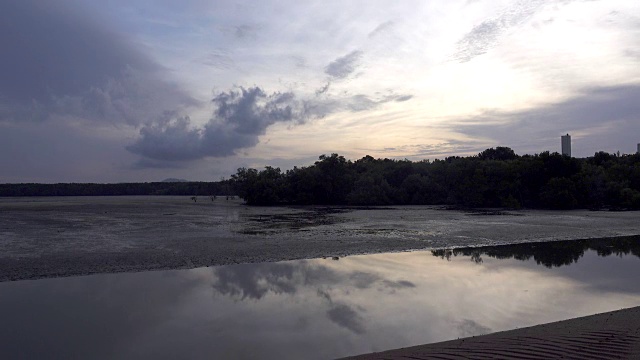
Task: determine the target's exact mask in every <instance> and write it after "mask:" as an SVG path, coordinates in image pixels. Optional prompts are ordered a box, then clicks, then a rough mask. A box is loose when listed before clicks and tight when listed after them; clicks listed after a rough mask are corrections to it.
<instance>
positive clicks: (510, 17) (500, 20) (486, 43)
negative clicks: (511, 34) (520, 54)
mask: <svg viewBox="0 0 640 360" xmlns="http://www.w3.org/2000/svg"><path fill="white" fill-rule="evenodd" d="M542 5H544V2H543V1H540V0H526V1H518V2H516V3H514V4H513V5H512V6H511V7H510V8H509V9H507V10H506V11H504V12H503V13H502V14H500V15H498V16H497V17H495V18H492V19H488V20H485V21H483V22H481V23H480V24H478V25H476V26H474V27H473V28H472V29H471V31H469V32H468V33H467V34H466V35H464V36H463V37H462V39H460V40H459V41H458V42H457V44H456V50H455V52H454V53H453V55H452V56H451V58H452V59H453V60H455V61H458V62H461V63H464V62H468V61H471V60H472V59H473V58H475V57H477V56H480V55H482V54H485V53H486V52H487V51H489V50H490V49H491V48H492V47H494V46H496V45H497V44H498V43H499V41H500V38H501V37H502V35H503V34H504V33H505V32H507V31H508V30H509V29H511V28H513V27H516V26H519V25H521V24H523V23H525V22H526V21H527V20H529V19H530V18H531V17H532V16H533V14H534V13H535V12H536V11H537V10H538V8H540V7H541V6H542Z"/></svg>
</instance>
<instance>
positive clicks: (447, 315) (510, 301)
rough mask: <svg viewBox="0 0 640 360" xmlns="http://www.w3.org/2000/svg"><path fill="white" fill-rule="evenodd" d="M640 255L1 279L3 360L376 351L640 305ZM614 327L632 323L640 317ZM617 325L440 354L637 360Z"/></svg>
mask: <svg viewBox="0 0 640 360" xmlns="http://www.w3.org/2000/svg"><path fill="white" fill-rule="evenodd" d="M639 256H640V243H639V242H638V239H637V238H634V237H632V238H626V239H617V240H601V239H600V240H598V239H594V240H584V241H556V242H547V243H529V244H517V245H506V246H497V247H482V248H466V249H465V248H463V249H456V250H451V251H447V250H437V251H416V252H405V253H392V254H375V255H359V256H349V257H346V258H339V259H338V260H333V259H332V258H327V259H315V260H297V261H286V262H274V263H256V264H240V265H227V266H219V267H209V268H206V267H205V268H197V269H190V270H168V271H153V272H137V273H119V274H99V275H90V276H80V277H65V278H57V279H40V280H23V281H13V282H3V283H0V319H2V321H1V322H0V339H2V341H0V358H1V359H44V358H46V359H70V358H74V359H180V358H188V359H212V358H213V359H256V358H259V359H329V358H337V357H344V356H351V355H357V354H364V353H371V352H379V351H384V350H388V349H395V348H401V347H408V346H415V345H419V344H426V343H434V342H440V341H446V340H453V339H458V338H465V337H470V336H478V335H482V334H488V333H492V332H498V331H504V330H511V329H516V328H522V327H526V326H533V325H537V324H543V323H548V322H552V321H558V320H564V319H570V318H575V317H579V316H586V315H591V314H595V313H602V312H607V311H612V310H617V309H622V308H630V307H634V306H638V305H639V304H640V282H638V281H637V274H638V272H639V271H640V257H639ZM615 318H616V319H620V318H624V319H625V321H626V319H628V320H629V321H630V323H624V324H626V325H629V326H637V324H638V322H637V318H638V317H637V310H634V313H632V314H631V315H629V317H627V316H626V315H625V316H618V315H615ZM607 319H609V318H604V322H605V323H607V321H611V320H607ZM611 319H613V317H611ZM599 321H600V320H599ZM614 322H615V324H617V325H615V326H609V325H610V324H608V323H607V325H606V327H605V326H604V325H602V321H600V322H596V323H592V325H589V326H590V327H589V326H587V327H582V325H579V324H578V325H575V324H574V323H566V324H565V325H562V326H561V327H560V328H558V329H560V330H557V329H556V330H553V328H552V329H550V330H548V328H543V329H544V330H540V331H537V330H536V331H534V332H531V333H529V332H518V333H516V335H514V336H511V335H509V333H504V334H502V335H500V334H498V335H496V336H497V337H491V338H489V340H487V341H485V340H482V339H484V338H481V337H479V338H475V339H473V340H472V341H474V345H473V346H471V347H465V346H466V345H465V346H462V345H461V344H462V343H452V344H448V345H447V347H446V348H442V347H440V348H438V349H440V350H438V351H445V352H448V353H447V354H449V355H451V356H453V357H454V358H455V357H460V356H461V354H462V353H463V352H466V351H475V352H474V354H477V355H478V356H474V357H475V358H482V357H481V356H484V358H494V357H497V355H500V356H504V357H507V358H514V357H516V356H512V355H514V354H516V353H515V352H514V351H513V349H516V350H518V349H519V350H518V351H519V353H517V354H516V355H518V356H520V357H521V358H540V357H543V358H553V357H554V356H555V355H556V354H558V353H559V351H561V352H562V353H563V354H567V355H570V356H572V357H573V358H585V359H586V358H602V354H603V349H608V350H610V351H608V352H607V353H606V354H608V355H611V357H607V358H615V357H614V355H615V356H619V355H620V356H623V357H624V356H626V355H627V354H632V352H629V351H631V350H633V351H636V350H635V349H637V347H636V348H634V347H633V346H636V345H637V335H638V334H637V331H636V330H637V327H636V328H635V329H636V330H634V331H636V332H635V333H634V332H632V331H631V330H633V329H632V328H630V327H626V328H625V327H624V326H623V327H619V326H618V325H620V322H619V321H618V320H616V321H614ZM624 324H623V325H624ZM594 329H595V330H594ZM597 329H600V330H597ZM525 336H526V338H525ZM545 336H551V339H549V338H548V337H545ZM491 339H500V344H499V346H497V347H496V349H498V350H499V351H496V352H494V353H492V352H491V351H490V350H489V349H490V348H491V347H492V346H493V345H492V343H491V341H494V340H491ZM603 339H604V342H601V343H600V344H602V346H601V347H600V348H598V346H597V345H594V342H598V341H601V340H603ZM547 340H548V341H547ZM464 344H466V340H465V342H464ZM634 344H635V345H634ZM443 349H444V350H443ZM509 349H511V350H509ZM418 350H419V349H418ZM412 351H413V350H412ZM509 351H511V352H509ZM552 355H553V356H552ZM418 358H420V357H418ZM445 358H446V357H445ZM449 358H450V357H449Z"/></svg>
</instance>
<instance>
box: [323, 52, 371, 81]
mask: <svg viewBox="0 0 640 360" xmlns="http://www.w3.org/2000/svg"><path fill="white" fill-rule="evenodd" d="M362 55H363V52H362V51H359V50H355V51H352V52H350V53H348V54H347V55H344V56H342V57H339V58H337V59H335V60H333V61H332V62H330V63H329V65H327V66H326V67H325V69H324V72H325V73H326V74H327V75H329V76H331V77H333V78H334V79H344V78H346V77H347V76H349V75H350V74H351V73H353V72H354V71H355V70H356V68H357V66H358V62H359V61H360V59H361V58H362Z"/></svg>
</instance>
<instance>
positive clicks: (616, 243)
mask: <svg viewBox="0 0 640 360" xmlns="http://www.w3.org/2000/svg"><path fill="white" fill-rule="evenodd" d="M588 250H592V251H595V252H596V253H597V254H598V255H599V256H610V255H617V256H622V255H629V254H631V255H635V256H637V257H640V236H627V237H619V238H613V239H585V240H572V241H553V242H541V243H523V244H512V245H501V246H484V247H471V248H459V249H438V250H433V251H431V253H432V254H433V255H434V256H438V257H440V258H443V259H447V260H451V256H469V257H470V258H471V260H472V261H473V262H475V263H476V264H481V263H482V262H483V259H482V256H483V255H486V256H489V257H492V258H495V259H517V260H522V261H526V260H530V259H531V258H533V259H534V261H535V262H536V263H537V264H538V265H544V266H546V267H548V268H551V267H560V266H564V265H571V264H573V263H576V262H578V260H579V259H580V258H581V257H583V256H584V254H585V251H588Z"/></svg>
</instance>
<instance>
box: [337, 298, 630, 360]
mask: <svg viewBox="0 0 640 360" xmlns="http://www.w3.org/2000/svg"><path fill="white" fill-rule="evenodd" d="M349 359H358V360H365V359H366V360H373V359H376V360H378V359H389V360H390V359H441V360H454V359H527V360H529V359H531V360H533V359H640V307H634V308H630V309H623V310H618V311H613V312H608V313H603V314H597V315H592V316H586V317H581V318H576V319H571V320H565V321H559V322H554V323H549V324H543V325H537V326H532V327H528V328H522V329H516V330H510V331H503V332H497V333H493V334H489V335H483V336H476V337H470V338H465V339H459V340H452V341H445V342H441V343H435V344H427V345H420V346H414V347H409V348H403V349H396V350H389V351H385V352H379V353H371V354H364V355H359V356H354V357H351V358H349Z"/></svg>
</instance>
